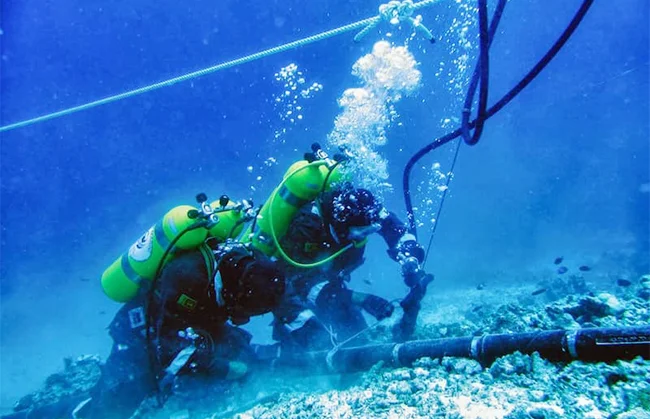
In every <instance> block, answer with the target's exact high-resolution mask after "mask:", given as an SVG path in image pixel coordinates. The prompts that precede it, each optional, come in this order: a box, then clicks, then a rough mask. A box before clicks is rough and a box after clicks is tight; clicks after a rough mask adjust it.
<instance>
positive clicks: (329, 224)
mask: <svg viewBox="0 0 650 419" xmlns="http://www.w3.org/2000/svg"><path fill="white" fill-rule="evenodd" d="M363 230H365V231H364V232H363V234H368V233H369V232H370V231H374V232H378V233H379V234H380V235H381V236H382V237H383V238H384V240H385V242H386V244H387V245H388V248H389V250H388V254H389V255H390V257H391V258H392V259H394V260H396V261H398V262H400V263H401V265H402V275H403V278H404V281H405V283H406V285H407V286H408V287H409V288H410V292H409V294H408V296H407V297H406V298H404V299H403V300H402V301H401V303H400V305H401V306H402V309H403V312H404V314H403V316H402V318H401V320H400V321H399V323H397V324H396V325H395V328H394V330H393V338H394V339H395V340H397V341H404V340H407V339H409V338H410V337H411V336H412V334H413V331H414V328H415V324H416V321H417V315H418V312H419V310H420V301H421V300H422V298H423V297H424V294H425V292H426V288H427V285H428V284H429V282H431V280H432V279H433V277H432V276H431V275H428V274H425V273H424V271H423V270H422V269H421V267H420V265H421V263H422V261H423V259H424V249H423V248H422V247H421V246H420V245H419V244H418V243H417V242H416V241H415V239H414V237H413V236H411V235H410V234H407V233H406V227H405V226H404V224H403V223H402V222H401V221H400V220H399V219H398V217H397V216H396V215H395V214H393V213H391V212H388V211H386V210H385V209H384V208H383V207H382V206H381V205H380V204H379V203H378V202H377V201H376V200H375V198H374V196H373V195H372V194H371V193H370V192H369V191H367V190H365V189H357V188H354V187H353V186H352V185H351V184H350V183H344V184H343V185H341V186H340V187H339V188H337V189H335V190H332V191H329V192H325V193H323V194H322V195H321V196H320V197H319V198H318V199H317V200H316V201H314V202H312V203H309V204H307V205H305V206H304V207H302V208H301V209H300V211H299V212H298V214H297V216H296V217H295V218H294V220H293V222H292V223H291V225H290V227H289V230H288V232H287V234H286V235H285V236H284V237H283V238H282V240H281V243H282V247H283V248H284V250H285V251H286V252H287V253H288V254H289V255H290V256H291V257H292V258H293V259H294V260H297V261H300V262H305V263H306V262H308V261H312V260H315V259H322V257H323V255H325V254H328V253H329V254H331V252H332V249H338V248H340V247H341V246H342V245H345V244H347V243H348V242H349V241H350V240H352V239H354V235H355V234H359V233H360V232H361V231H363ZM364 251H365V241H363V242H361V243H360V244H359V245H357V246H354V247H351V248H350V249H349V250H348V251H346V252H345V253H343V254H342V255H341V256H339V257H337V258H335V259H333V260H332V261H331V262H330V263H329V264H327V265H325V266H323V267H317V268H313V269H301V268H295V267H293V266H291V265H290V264H286V266H285V269H286V272H287V279H288V284H289V285H288V289H289V290H288V296H287V298H285V301H284V302H283V303H282V304H281V305H280V307H279V308H278V309H276V310H275V311H274V313H275V317H276V320H275V322H274V338H275V339H277V340H279V341H283V342H285V343H289V344H291V345H293V346H294V347H295V349H297V350H299V348H314V347H320V348H324V347H325V348H326V347H331V339H332V336H331V335H332V334H333V335H334V336H335V337H336V340H337V341H339V342H340V341H342V340H345V339H346V338H348V337H350V336H352V335H354V334H355V333H358V332H359V331H361V330H363V329H364V328H366V326H367V325H366V321H365V319H364V317H363V315H362V313H361V310H365V311H366V312H367V313H368V314H370V315H372V316H373V317H375V318H376V319H378V320H382V319H385V318H387V317H390V316H391V315H392V313H393V306H392V304H390V303H389V302H388V301H386V300H385V299H383V298H381V297H379V296H376V295H372V294H365V293H360V292H356V291H353V290H351V289H350V288H349V287H348V282H349V281H350V274H351V273H352V272H353V271H354V270H355V269H356V268H357V267H359V266H360V265H361V264H362V263H363V262H364V256H363V255H364Z"/></svg>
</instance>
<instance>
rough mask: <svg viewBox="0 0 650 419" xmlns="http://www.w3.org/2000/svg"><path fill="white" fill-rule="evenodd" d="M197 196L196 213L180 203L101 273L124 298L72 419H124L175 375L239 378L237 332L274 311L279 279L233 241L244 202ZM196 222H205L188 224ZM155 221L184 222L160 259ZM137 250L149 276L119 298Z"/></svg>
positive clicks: (243, 362) (107, 286)
mask: <svg viewBox="0 0 650 419" xmlns="http://www.w3.org/2000/svg"><path fill="white" fill-rule="evenodd" d="M198 199H199V201H200V203H201V206H202V210H201V211H197V210H196V209H189V210H188V206H182V207H177V209H174V210H172V211H170V212H169V213H168V214H167V215H166V216H165V218H164V219H163V220H162V222H160V223H158V224H157V225H156V226H154V227H152V229H151V230H150V231H149V232H148V233H146V234H145V235H144V236H143V237H142V238H141V239H140V240H138V241H137V242H136V243H135V244H134V245H133V246H132V247H131V249H130V251H129V253H127V254H126V256H122V257H121V258H119V259H118V262H119V264H117V265H116V264H114V265H112V266H111V267H109V268H108V269H107V270H106V272H105V273H104V275H103V277H102V285H103V286H104V290H105V291H106V293H107V294H108V295H109V296H110V297H112V298H114V299H123V300H124V299H127V298H128V301H127V302H126V304H124V305H123V306H122V308H121V309H120V310H119V311H118V313H117V314H116V316H115V317H114V319H113V321H112V322H111V324H110V326H109V333H110V335H111V337H112V339H113V342H114V343H113V347H112V351H111V353H110V355H109V357H108V359H107V361H106V363H105V365H103V367H102V374H101V379H100V381H99V383H98V384H97V385H96V386H95V387H94V388H93V390H92V391H91V392H90V398H89V399H87V400H85V401H83V402H82V403H81V404H79V405H78V406H77V407H76V409H75V413H74V415H73V416H74V417H76V418H79V419H95V418H112V417H115V418H126V417H129V416H130V415H131V414H132V413H133V412H134V411H135V410H136V409H137V408H138V406H139V405H140V404H141V402H142V401H143V400H145V399H146V398H147V397H148V396H150V395H153V394H156V395H157V396H158V399H159V402H162V400H161V399H163V400H164V398H165V397H166V396H167V395H168V394H169V393H170V392H171V390H172V388H173V386H174V381H175V378H176V376H177V375H178V374H181V373H199V374H201V373H202V374H208V375H209V376H210V377H216V378H223V379H224V380H237V379H240V378H242V377H244V376H245V375H246V374H247V372H248V369H249V365H250V363H251V362H253V361H254V358H255V354H254V352H253V350H252V347H251V346H250V340H251V335H250V334H249V333H248V332H246V331H244V330H243V329H241V328H239V327H237V326H238V325H242V324H245V323H247V322H248V321H249V319H250V317H252V316H256V315H261V314H264V313H268V312H270V311H271V310H273V309H274V308H275V307H276V306H277V304H278V303H279V301H280V298H281V296H282V295H283V293H284V290H285V280H284V276H283V274H282V272H281V271H280V270H279V269H278V268H277V266H276V265H275V264H274V263H273V262H272V261H270V260H269V258H268V257H267V256H265V255H264V254H262V253H261V252H259V251H257V250H255V249H250V248H249V247H246V246H244V245H242V244H241V243H239V242H237V241H234V240H233V238H234V237H236V236H237V235H238V234H239V233H240V232H241V230H242V229H243V223H244V222H245V221H248V220H250V219H251V218H252V216H254V214H255V212H254V210H252V205H250V204H248V203H247V202H246V201H244V202H245V204H244V205H242V204H236V205H235V204H232V203H230V202H229V200H228V199H227V197H222V198H221V199H220V203H219V204H217V205H216V206H214V205H213V206H210V205H209V204H207V203H206V202H205V197H201V198H198ZM213 207H214V208H217V209H216V210H215V209H214V208H213ZM178 208H180V210H179V209H178ZM189 208H191V207H189ZM219 209H221V211H219ZM185 215H186V216H187V219H186V218H185ZM200 219H205V220H211V222H208V223H205V222H201V221H198V222H197V221H196V220H200ZM170 221H171V222H170ZM165 223H167V226H169V225H170V224H171V225H175V226H176V227H178V226H179V225H182V224H183V223H185V224H186V225H187V226H189V227H186V228H185V229H183V230H182V232H180V233H179V231H180V230H177V233H174V234H175V236H168V237H167V238H168V239H171V243H170V244H168V246H167V249H168V250H169V249H171V248H175V249H176V250H175V251H174V252H173V254H171V256H169V258H168V255H167V253H170V252H163V253H160V252H158V254H157V255H155V254H156V250H155V249H156V246H157V245H159V244H160V243H158V242H160V241H165V239H164V236H165V234H164V233H165ZM183 232H185V234H186V236H185V237H182V236H183ZM191 234H198V235H197V237H191ZM187 235H189V236H187ZM161 237H162V239H161ZM184 239H185V242H184V243H183V242H182V241H183V240H184ZM175 246H176V247H175ZM180 246H182V247H184V248H181V247H180ZM143 249H145V250H146V249H149V254H150V257H152V256H156V257H153V259H154V260H153V261H154V262H156V263H155V265H158V267H157V271H159V274H158V272H157V273H156V274H155V275H154V277H153V278H149V279H150V281H140V283H147V282H148V286H141V287H139V288H138V289H136V292H135V296H132V295H131V294H132V293H131V292H129V293H128V295H122V294H124V292H125V291H124V289H125V284H126V282H125V275H128V274H129V272H128V271H129V270H130V269H133V268H134V266H132V264H133V265H134V264H135V262H136V261H137V260H138V259H141V258H139V255H138V252H140V251H142V250H143ZM159 250H160V249H159ZM125 261H126V263H125ZM163 261H165V262H163ZM130 263H131V264H130ZM125 265H126V267H125ZM135 266H137V265H135ZM152 266H153V264H152ZM131 274H132V272H131ZM145 278H146V276H145Z"/></svg>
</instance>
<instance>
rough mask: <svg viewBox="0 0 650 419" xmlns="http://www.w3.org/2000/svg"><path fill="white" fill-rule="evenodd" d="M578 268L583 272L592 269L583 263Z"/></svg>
mask: <svg viewBox="0 0 650 419" xmlns="http://www.w3.org/2000/svg"><path fill="white" fill-rule="evenodd" d="M578 269H580V270H581V271H582V272H587V271H590V270H591V268H590V267H589V266H587V265H582V266H581V267H579V268H578Z"/></svg>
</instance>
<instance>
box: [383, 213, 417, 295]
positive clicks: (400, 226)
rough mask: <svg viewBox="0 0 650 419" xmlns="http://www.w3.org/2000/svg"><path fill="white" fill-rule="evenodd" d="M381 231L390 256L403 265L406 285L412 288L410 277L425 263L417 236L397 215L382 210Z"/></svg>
mask: <svg viewBox="0 0 650 419" xmlns="http://www.w3.org/2000/svg"><path fill="white" fill-rule="evenodd" d="M379 219H380V224H381V229H380V230H379V234H381V236H382V237H383V238H384V241H385V242H386V244H387V245H388V255H389V256H390V257H391V259H393V260H394V261H397V262H399V263H400V265H402V274H403V275H404V280H405V282H406V285H408V286H409V287H412V286H413V285H414V284H411V283H409V282H410V281H409V280H408V277H409V276H411V274H413V273H417V272H418V271H420V270H421V265H422V263H423V262H424V256H425V253H424V248H423V247H422V246H421V245H420V244H419V243H418V242H417V240H416V238H415V236H414V235H413V234H411V233H409V232H408V228H407V227H406V224H404V223H403V222H402V221H401V220H400V219H399V218H398V217H397V215H395V213H392V212H389V211H387V210H386V209H382V210H381V211H380V214H379Z"/></svg>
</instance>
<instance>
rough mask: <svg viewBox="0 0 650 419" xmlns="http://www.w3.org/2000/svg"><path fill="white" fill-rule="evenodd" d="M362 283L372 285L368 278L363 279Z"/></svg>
mask: <svg viewBox="0 0 650 419" xmlns="http://www.w3.org/2000/svg"><path fill="white" fill-rule="evenodd" d="M363 282H364V283H365V284H366V285H372V280H371V279H370V278H366V279H364V280H363Z"/></svg>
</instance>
